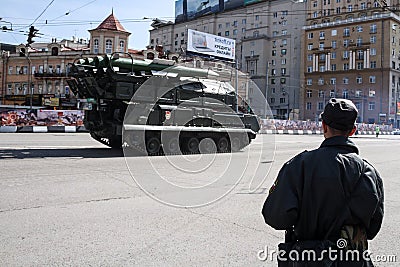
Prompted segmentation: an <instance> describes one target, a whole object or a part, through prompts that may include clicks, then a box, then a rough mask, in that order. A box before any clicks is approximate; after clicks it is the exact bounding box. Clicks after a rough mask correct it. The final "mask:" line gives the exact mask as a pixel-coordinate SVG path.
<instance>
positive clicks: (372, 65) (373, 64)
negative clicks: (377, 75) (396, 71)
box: [369, 61, 376, 69]
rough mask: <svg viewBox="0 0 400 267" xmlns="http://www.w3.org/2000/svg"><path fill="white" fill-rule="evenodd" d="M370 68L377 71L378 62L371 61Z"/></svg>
mask: <svg viewBox="0 0 400 267" xmlns="http://www.w3.org/2000/svg"><path fill="white" fill-rule="evenodd" d="M369 64H370V68H371V69H375V68H376V61H371V62H370V63H369Z"/></svg>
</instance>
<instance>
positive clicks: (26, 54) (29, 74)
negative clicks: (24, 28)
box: [20, 48, 33, 111]
mask: <svg viewBox="0 0 400 267" xmlns="http://www.w3.org/2000/svg"><path fill="white" fill-rule="evenodd" d="M25 49H28V48H25ZM20 52H21V53H23V54H24V55H25V58H26V60H27V61H28V89H29V94H30V95H29V106H30V110H31V111H32V102H33V88H32V85H31V64H32V62H31V59H30V58H29V54H28V52H27V50H21V51H20Z"/></svg>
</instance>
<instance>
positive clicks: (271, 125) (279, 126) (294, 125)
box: [261, 119, 394, 132]
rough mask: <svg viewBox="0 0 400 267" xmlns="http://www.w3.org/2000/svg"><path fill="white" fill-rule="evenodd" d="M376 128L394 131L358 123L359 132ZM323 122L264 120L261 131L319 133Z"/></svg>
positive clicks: (389, 126)
mask: <svg viewBox="0 0 400 267" xmlns="http://www.w3.org/2000/svg"><path fill="white" fill-rule="evenodd" d="M376 126H379V128H380V130H381V131H386V132H391V131H393V130H394V129H393V126H392V125H386V124H379V125H378V124H375V123H374V124H367V123H357V129H358V131H359V132H363V131H375V128H376ZM321 127H322V122H321V121H318V122H316V121H311V120H308V121H297V120H275V119H262V120H261V129H262V130H310V131H317V130H321Z"/></svg>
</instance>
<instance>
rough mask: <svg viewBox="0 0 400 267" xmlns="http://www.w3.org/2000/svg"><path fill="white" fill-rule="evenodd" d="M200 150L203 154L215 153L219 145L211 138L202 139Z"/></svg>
mask: <svg viewBox="0 0 400 267" xmlns="http://www.w3.org/2000/svg"><path fill="white" fill-rule="evenodd" d="M199 151H200V153H201V154H213V153H216V152H217V145H216V144H215V142H214V140H212V139H211V138H204V139H201V140H200V144H199Z"/></svg>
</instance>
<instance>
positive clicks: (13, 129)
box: [0, 126, 392, 136]
mask: <svg viewBox="0 0 400 267" xmlns="http://www.w3.org/2000/svg"><path fill="white" fill-rule="evenodd" d="M80 132H85V133H87V132H88V130H86V128H85V126H0V133H80ZM260 134H291V135H310V134H314V135H316V134H322V132H321V131H320V130H260ZM379 134H380V135H391V134H392V132H380V133H379ZM357 135H375V132H374V131H358V133H357V134H356V135H355V136H357Z"/></svg>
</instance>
